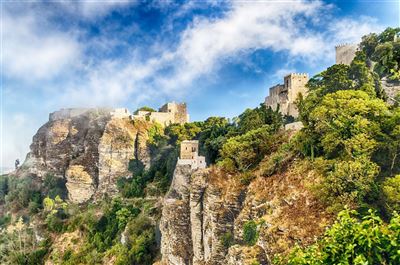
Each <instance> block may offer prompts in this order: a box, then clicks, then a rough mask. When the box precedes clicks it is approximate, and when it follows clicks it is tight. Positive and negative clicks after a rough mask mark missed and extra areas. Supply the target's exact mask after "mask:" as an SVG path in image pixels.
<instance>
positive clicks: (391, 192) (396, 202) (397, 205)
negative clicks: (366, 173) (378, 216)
mask: <svg viewBox="0 0 400 265" xmlns="http://www.w3.org/2000/svg"><path fill="white" fill-rule="evenodd" d="M382 189H383V192H384V194H385V197H386V207H387V208H388V210H389V211H393V210H396V211H400V175H397V176H395V177H393V178H388V179H386V180H385V182H384V183H383V187H382Z"/></svg>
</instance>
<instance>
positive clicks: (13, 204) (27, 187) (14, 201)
mask: <svg viewBox="0 0 400 265" xmlns="http://www.w3.org/2000/svg"><path fill="white" fill-rule="evenodd" d="M40 188H41V187H40V185H39V184H38V183H37V182H35V181H34V180H33V179H32V178H31V177H26V178H16V177H11V176H10V177H8V180H7V194H6V196H5V202H6V206H7V208H9V209H12V210H20V209H23V208H27V207H28V206H29V204H30V203H31V202H34V204H32V205H33V208H32V209H31V211H32V212H35V211H36V210H37V209H35V208H34V207H39V206H40V205H41V204H42V194H41V191H40Z"/></svg>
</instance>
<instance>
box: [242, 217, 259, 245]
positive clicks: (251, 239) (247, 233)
mask: <svg viewBox="0 0 400 265" xmlns="http://www.w3.org/2000/svg"><path fill="white" fill-rule="evenodd" d="M258 235H259V234H258V231H257V223H256V222H255V221H253V220H250V221H247V222H246V223H245V224H244V226H243V240H244V242H245V244H247V245H249V246H253V245H255V244H256V243H257V240H258Z"/></svg>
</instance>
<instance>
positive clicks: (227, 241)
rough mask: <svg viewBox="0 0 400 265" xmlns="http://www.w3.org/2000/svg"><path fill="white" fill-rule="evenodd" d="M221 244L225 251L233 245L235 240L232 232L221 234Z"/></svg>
mask: <svg viewBox="0 0 400 265" xmlns="http://www.w3.org/2000/svg"><path fill="white" fill-rule="evenodd" d="M221 243H222V245H223V246H224V247H225V248H227V249H228V248H229V247H230V246H232V245H233V244H234V243H235V238H234V236H233V234H232V232H230V231H229V232H226V233H225V234H223V235H222V237H221Z"/></svg>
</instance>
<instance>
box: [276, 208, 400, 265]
mask: <svg viewBox="0 0 400 265" xmlns="http://www.w3.org/2000/svg"><path fill="white" fill-rule="evenodd" d="M357 217H358V215H357V213H356V212H355V211H350V210H348V209H346V210H343V211H342V212H340V213H339V215H338V220H337V221H336V222H335V224H334V225H332V227H331V228H329V229H328V230H327V231H326V232H325V234H324V236H323V238H322V239H320V240H319V241H318V242H317V243H315V244H314V245H312V246H309V247H307V248H300V247H297V248H295V249H294V250H293V251H292V252H291V254H290V255H289V256H288V258H285V257H279V256H278V257H276V258H275V263H276V264H278V265H280V264H289V265H292V264H293V265H303V264H304V265H306V264H307V265H323V264H400V252H399V238H400V216H399V215H398V214H394V215H393V218H392V219H391V221H390V223H389V224H385V223H384V222H383V221H382V220H381V219H380V218H379V217H378V216H376V215H375V214H374V213H373V212H372V211H369V214H368V215H366V216H364V217H363V218H362V219H361V220H360V219H358V218H357Z"/></svg>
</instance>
